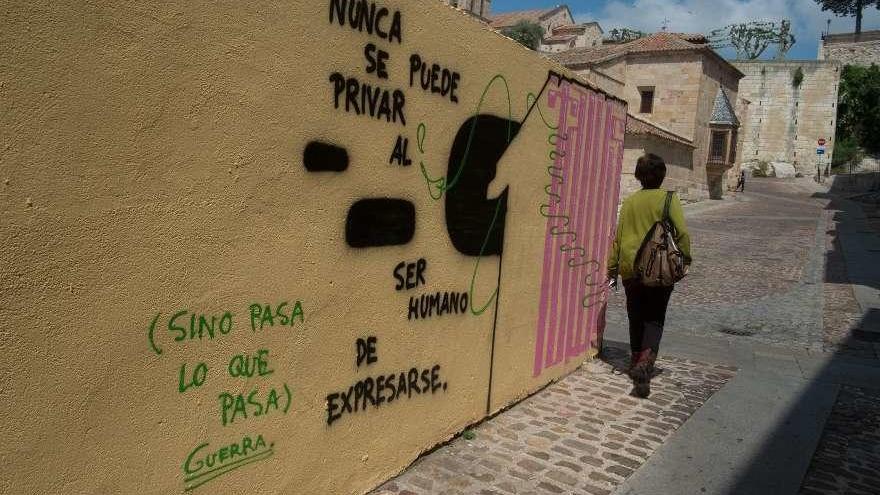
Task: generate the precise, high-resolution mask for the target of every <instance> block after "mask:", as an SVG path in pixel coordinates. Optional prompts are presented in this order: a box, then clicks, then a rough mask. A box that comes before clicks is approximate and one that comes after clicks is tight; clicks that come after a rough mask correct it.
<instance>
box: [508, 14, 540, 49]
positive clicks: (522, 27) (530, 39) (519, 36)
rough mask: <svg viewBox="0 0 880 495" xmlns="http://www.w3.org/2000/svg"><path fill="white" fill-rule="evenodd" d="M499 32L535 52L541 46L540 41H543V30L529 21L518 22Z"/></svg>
mask: <svg viewBox="0 0 880 495" xmlns="http://www.w3.org/2000/svg"><path fill="white" fill-rule="evenodd" d="M501 32H502V33H503V34H504V35H505V36H507V37H508V38H511V39H514V40H516V41H518V42H520V43H521V44H522V45H523V46H525V47H527V48H529V49H531V50H537V49H538V46H540V45H541V40H543V39H544V28H542V27H541V25H540V24H536V23H534V22H531V21H519V22H517V23H516V24H515V25H513V26H511V27H509V28H506V29H503V30H502V31H501Z"/></svg>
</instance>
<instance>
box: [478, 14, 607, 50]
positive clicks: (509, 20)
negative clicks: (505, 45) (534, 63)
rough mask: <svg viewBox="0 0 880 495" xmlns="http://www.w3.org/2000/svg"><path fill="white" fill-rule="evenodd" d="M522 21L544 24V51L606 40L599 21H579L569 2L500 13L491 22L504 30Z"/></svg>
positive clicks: (599, 43)
mask: <svg viewBox="0 0 880 495" xmlns="http://www.w3.org/2000/svg"><path fill="white" fill-rule="evenodd" d="M522 21H528V22H533V23H535V24H538V25H539V26H541V27H542V28H544V39H543V40H542V41H541V44H540V46H539V47H538V51H541V52H549V53H558V52H562V51H566V50H570V49H572V48H584V47H594V46H599V45H601V44H602V35H603V34H604V32H603V31H602V27H601V26H599V23H597V22H587V23H583V24H576V23H575V21H574V17H573V16H572V15H571V9H569V8H568V6H567V5H557V6H556V7H553V8H549V9H538V10H520V11H515V12H506V13H504V14H498V15H496V16H494V17H493V18H492V20H491V25H492V27H493V28H495V29H497V30H499V31H500V30H502V29H506V28H510V27H513V26H515V25H516V24H517V23H519V22H522Z"/></svg>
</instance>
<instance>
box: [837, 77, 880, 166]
mask: <svg viewBox="0 0 880 495" xmlns="http://www.w3.org/2000/svg"><path fill="white" fill-rule="evenodd" d="M848 139H850V140H853V141H855V142H856V143H858V145H859V146H861V147H862V148H865V149H867V150H868V151H871V152H880V67H878V66H877V65H871V66H870V67H858V66H855V65H847V66H846V67H844V68H843V73H842V74H841V76H840V93H839V99H838V105H837V142H838V143H840V142H842V141H845V140H848ZM835 154H836V153H835Z"/></svg>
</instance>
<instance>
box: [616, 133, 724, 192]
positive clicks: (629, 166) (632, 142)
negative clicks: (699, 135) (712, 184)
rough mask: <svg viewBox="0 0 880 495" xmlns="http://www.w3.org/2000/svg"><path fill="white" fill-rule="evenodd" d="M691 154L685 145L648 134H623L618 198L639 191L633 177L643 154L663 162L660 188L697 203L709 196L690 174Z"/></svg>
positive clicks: (689, 148) (701, 183) (691, 169)
mask: <svg viewBox="0 0 880 495" xmlns="http://www.w3.org/2000/svg"><path fill="white" fill-rule="evenodd" d="M693 151H694V149H693V148H692V147H690V146H688V145H686V144H682V143H677V142H675V141H671V140H668V139H661V138H659V137H656V136H650V135H633V134H627V135H626V140H625V141H624V154H623V173H622V175H621V178H620V181H621V186H620V187H621V199H622V198H623V197H625V196H627V195H629V194H632V193H634V192H635V191H638V190H639V189H641V187H642V186H641V184H639V181H638V180H636V178H635V175H634V174H635V170H636V161H637V160H638V159H639V158H640V157H642V156H644V155H645V154H646V153H653V154H655V155H657V156H659V157H661V158H663V160H664V161H665V162H666V180H665V181H663V188H664V189H668V190H670V191H677V192H678V194H679V196H680V197H681V198H682V199H684V200H688V201H701V200H704V199H707V198H708V197H709V193H708V191H707V189H706V183H705V182H701V181H700V180H698V178H697V177H695V176H694V173H693Z"/></svg>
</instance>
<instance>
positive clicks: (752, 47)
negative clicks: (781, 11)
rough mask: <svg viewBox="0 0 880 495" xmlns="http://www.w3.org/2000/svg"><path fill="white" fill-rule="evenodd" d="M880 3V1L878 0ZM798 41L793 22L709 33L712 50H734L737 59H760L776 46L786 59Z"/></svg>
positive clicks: (732, 26) (748, 24) (740, 26)
mask: <svg viewBox="0 0 880 495" xmlns="http://www.w3.org/2000/svg"><path fill="white" fill-rule="evenodd" d="M878 1H880V0H878ZM795 42H796V40H795V37H794V35H793V34H791V21H789V20H787V19H784V20H782V21H780V22H773V21H767V22H764V21H755V22H746V23H742V24H730V25H728V26H725V27H723V28H720V29H715V30H713V31H712V32H710V33H709V43H710V44H711V46H712V48H715V49H721V48H733V49H734V50H736V58H738V59H740V60H754V59H756V58H758V57H760V56H761V55H762V54H763V53H764V52H765V51H766V50H767V48H769V47H770V45H776V46H777V51H776V58H777V59H780V60H782V59H784V58H785V55H786V54H787V53H788V51H789V50H791V47H792V46H794V44H795Z"/></svg>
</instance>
